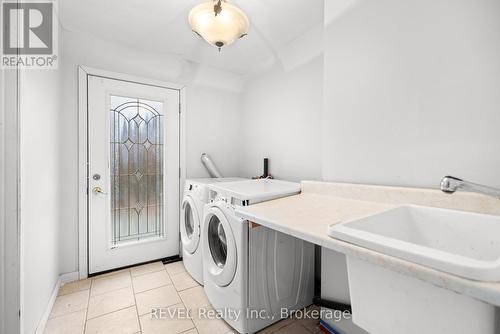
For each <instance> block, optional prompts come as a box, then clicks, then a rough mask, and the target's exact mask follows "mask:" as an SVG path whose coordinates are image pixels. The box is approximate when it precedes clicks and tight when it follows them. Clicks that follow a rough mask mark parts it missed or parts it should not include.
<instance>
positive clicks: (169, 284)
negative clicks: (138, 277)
mask: <svg viewBox="0 0 500 334" xmlns="http://www.w3.org/2000/svg"><path fill="white" fill-rule="evenodd" d="M166 286H174V285H173V284H172V283H168V284H165V285H160V286H157V287H154V288H151V289H147V290H143V291H138V292H134V295H138V294H141V293H143V292H148V291H151V290H156V289H159V288H164V287H166ZM174 289H175V287H174ZM134 291H135V290H134ZM176 291H177V290H176Z"/></svg>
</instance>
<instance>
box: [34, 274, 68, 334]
mask: <svg viewBox="0 0 500 334" xmlns="http://www.w3.org/2000/svg"><path fill="white" fill-rule="evenodd" d="M61 277H62V275H61V276H59V279H58V280H57V282H56V285H55V286H54V290H53V291H52V295H51V296H50V299H49V302H48V303H47V308H46V309H45V312H43V315H42V318H41V319H40V321H39V322H38V326H37V327H36V331H35V334H43V332H44V331H45V325H47V321H48V320H49V317H50V312H51V311H52V307H53V306H54V303H55V301H56V298H57V294H58V293H59V287H60V286H61Z"/></svg>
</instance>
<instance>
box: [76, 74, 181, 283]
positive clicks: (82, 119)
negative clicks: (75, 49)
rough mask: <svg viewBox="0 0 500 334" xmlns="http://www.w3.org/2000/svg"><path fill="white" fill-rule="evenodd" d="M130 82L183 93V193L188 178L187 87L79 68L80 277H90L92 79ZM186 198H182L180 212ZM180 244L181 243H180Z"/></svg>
mask: <svg viewBox="0 0 500 334" xmlns="http://www.w3.org/2000/svg"><path fill="white" fill-rule="evenodd" d="M89 76H96V77H101V78H106V79H114V80H121V81H127V82H131V83H137V84H143V85H149V86H155V87H161V88H167V89H174V90H177V91H178V92H179V103H180V105H179V113H180V117H179V167H180V169H179V181H180V182H179V194H182V186H183V184H184V180H185V178H186V152H185V148H186V145H185V144H186V86H184V85H179V84H174V83H171V82H166V81H159V80H154V79H148V78H142V77H138V76H135V75H130V74H123V73H116V72H110V71H106V70H100V69H96V68H92V67H88V66H83V65H80V66H78V276H79V279H85V278H87V277H88V224H89V220H88V219H89V218H88V212H89V203H88V195H89V191H88V136H87V131H88V77H89ZM181 202H182V196H179V210H180V206H181V204H182V203H181ZM179 242H180V241H179Z"/></svg>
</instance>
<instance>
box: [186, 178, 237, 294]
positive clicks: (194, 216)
mask: <svg viewBox="0 0 500 334" xmlns="http://www.w3.org/2000/svg"><path fill="white" fill-rule="evenodd" d="M239 180H244V179H242V178H237V177H226V178H198V179H188V180H186V182H185V183H184V197H183V200H182V205H181V214H180V218H181V219H180V232H181V243H182V257H183V261H184V266H185V267H186V270H187V271H188V273H189V274H190V275H191V276H192V277H193V278H194V279H195V280H196V281H197V282H198V283H200V284H203V259H202V254H201V253H202V247H201V242H202V241H201V238H200V233H201V224H202V222H203V221H202V219H203V207H204V206H205V204H207V203H208V188H207V186H208V185H209V184H214V183H220V182H234V181H239Z"/></svg>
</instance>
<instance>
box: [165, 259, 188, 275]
mask: <svg viewBox="0 0 500 334" xmlns="http://www.w3.org/2000/svg"><path fill="white" fill-rule="evenodd" d="M165 269H167V272H168V273H169V275H175V274H179V273H182V272H184V271H186V268H185V267H184V263H183V262H182V261H178V262H173V263H168V264H166V265H165Z"/></svg>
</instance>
